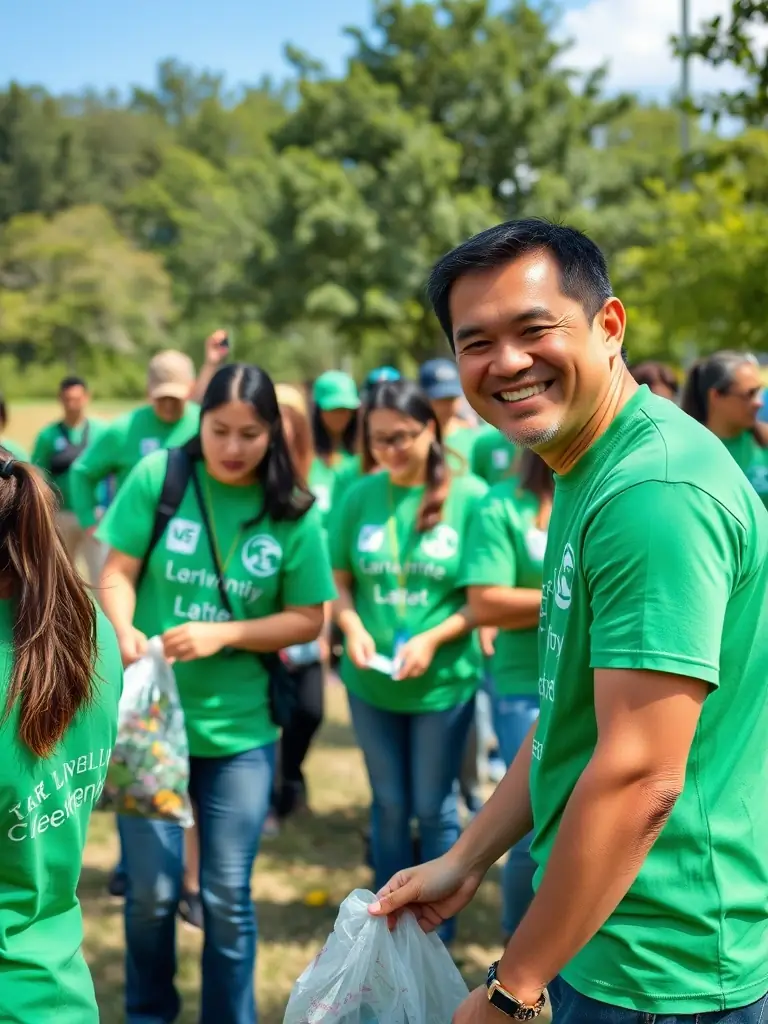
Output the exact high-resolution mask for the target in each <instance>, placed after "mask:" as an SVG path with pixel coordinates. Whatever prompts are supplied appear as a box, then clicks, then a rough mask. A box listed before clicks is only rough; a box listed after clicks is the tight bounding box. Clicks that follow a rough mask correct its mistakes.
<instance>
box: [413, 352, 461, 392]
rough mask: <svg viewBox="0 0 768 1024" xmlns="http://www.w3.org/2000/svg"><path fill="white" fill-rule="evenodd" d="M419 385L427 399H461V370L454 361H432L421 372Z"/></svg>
mask: <svg viewBox="0 0 768 1024" xmlns="http://www.w3.org/2000/svg"><path fill="white" fill-rule="evenodd" d="M419 385H420V387H421V390H422V391H423V392H424V393H425V394H426V396H427V398H431V399H433V400H436V399H438V398H461V396H462V394H463V391H462V390H461V381H460V380H459V370H458V367H457V366H456V363H454V361H453V360H452V359H430V360H428V361H427V362H426V363H423V364H422V366H421V369H420V370H419Z"/></svg>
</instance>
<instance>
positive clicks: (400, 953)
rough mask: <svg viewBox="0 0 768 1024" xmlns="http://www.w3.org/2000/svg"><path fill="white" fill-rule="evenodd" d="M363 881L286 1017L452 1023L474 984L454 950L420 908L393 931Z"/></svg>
mask: <svg viewBox="0 0 768 1024" xmlns="http://www.w3.org/2000/svg"><path fill="white" fill-rule="evenodd" d="M375 899H376V898H375V896H374V895H373V894H372V893H370V892H366V891H365V890H364V889H356V890H355V891H354V892H353V893H352V894H351V895H350V896H348V897H347V898H346V899H345V900H344V902H343V903H342V905H341V907H340V908H339V915H338V917H337V918H336V924H335V925H334V928H333V932H332V934H331V935H330V936H329V938H328V941H327V942H326V944H325V946H324V947H323V948H322V949H321V950H320V952H319V953H318V954H317V956H316V957H315V959H314V960H313V962H312V963H311V964H310V965H309V967H308V968H307V969H306V970H305V971H304V973H303V974H302V975H301V977H300V978H299V980H298V981H297V982H296V984H295V985H294V988H293V992H292V993H291V998H290V1000H289V1001H288V1007H287V1009H286V1011H285V1019H284V1024H320V1022H321V1021H323V1022H326V1024H329V1022H330V1024H337V1022H338V1024H450V1022H451V1019H452V1017H453V1014H454V1013H455V1011H456V1009H457V1008H458V1006H459V1004H460V1003H461V1002H462V1001H463V1000H464V999H466V998H467V996H468V995H469V992H468V990H467V986H466V985H465V984H464V981H463V979H462V977H461V975H460V974H459V972H458V969H457V968H456V965H455V964H454V962H453V960H452V959H451V956H450V953H449V952H448V950H447V949H446V948H445V946H444V945H443V944H442V942H441V941H440V939H439V938H438V937H437V936H436V935H435V934H431V935H425V934H424V932H423V931H422V930H421V928H420V927H419V925H418V924H417V922H416V918H415V917H414V916H413V914H404V915H403V917H402V918H401V919H400V921H399V922H398V925H397V927H396V928H395V930H394V931H393V932H390V931H389V928H388V927H387V922H386V919H385V918H381V917H371V915H370V914H369V913H368V907H369V906H370V905H371V903H373V902H375Z"/></svg>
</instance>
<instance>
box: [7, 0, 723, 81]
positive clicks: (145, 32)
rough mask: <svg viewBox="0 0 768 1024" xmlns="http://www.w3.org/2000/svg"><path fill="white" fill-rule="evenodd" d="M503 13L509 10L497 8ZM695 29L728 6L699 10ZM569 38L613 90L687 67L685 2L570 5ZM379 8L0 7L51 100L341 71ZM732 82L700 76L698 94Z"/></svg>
mask: <svg viewBox="0 0 768 1024" xmlns="http://www.w3.org/2000/svg"><path fill="white" fill-rule="evenodd" d="M493 2H494V3H501V2H502V0H493ZM690 2H691V7H692V17H693V21H694V23H695V22H697V21H699V20H700V19H701V18H703V17H711V16H712V15H713V14H716V13H720V12H723V11H725V10H726V9H727V8H728V7H729V6H730V0H690ZM561 3H562V7H563V11H564V15H563V33H564V34H565V35H567V36H568V37H569V38H571V39H573V40H574V41H575V47H574V49H573V50H572V52H571V54H570V55H569V58H568V59H569V63H571V64H572V65H573V66H575V67H579V68H584V69H591V68H594V67H595V66H596V65H597V64H601V63H603V62H605V61H609V63H610V65H611V69H612V70H611V76H610V79H609V86H610V88H612V89H632V90H637V91H639V92H641V93H643V94H644V95H646V96H666V95H668V94H669V92H670V90H672V89H674V87H675V84H676V82H677V79H678V75H679V72H678V69H677V67H676V65H675V62H674V60H673V59H672V57H671V54H670V47H669V36H670V34H671V33H672V32H674V31H675V30H676V28H677V20H678V13H677V12H678V11H679V0H561ZM370 11H371V2H370V0H205V2H204V0H130V2H129V0H0V37H1V38H0V84H2V83H4V82H7V81H8V80H9V79H16V80H17V81H20V82H22V83H23V84H25V85H29V84H33V83H34V84H42V85H44V86H46V87H47V88H48V89H50V90H51V91H53V92H77V91H80V90H81V89H82V88H83V87H84V86H87V85H88V86H94V87H96V88H97V89H99V90H103V89H106V88H108V87H109V86H116V87H117V88H118V89H120V90H125V89H127V88H128V87H129V86H130V85H132V84H139V85H144V86H151V85H152V84H153V82H154V78H155V68H156V66H157V63H158V61H160V60H162V59H163V58H165V57H176V58H178V59H180V60H181V61H182V62H183V63H185V64H191V65H193V66H194V67H195V68H198V69H203V68H208V69H210V70H212V71H223V72H224V73H225V75H226V80H227V83H228V84H229V85H231V86H233V85H237V84H240V83H243V82H246V83H247V82H256V81H258V79H259V78H260V77H261V75H262V74H265V73H267V74H271V75H272V76H274V77H275V78H277V79H280V78H282V77H284V76H285V74H286V73H287V71H288V67H287V65H286V64H285V62H284V60H283V57H282V51H283V45H284V43H285V42H286V41H290V42H292V43H294V44H296V45H297V46H299V47H300V48H301V49H303V50H306V51H308V52H309V53H311V54H312V55H313V56H316V57H319V58H320V59H321V60H323V61H325V63H326V64H327V65H328V66H329V67H330V68H331V69H332V70H334V71H338V70H340V69H341V67H342V66H343V61H344V56H345V54H346V53H347V52H348V50H349V42H348V40H346V38H345V37H344V36H343V35H342V32H341V30H342V28H343V27H344V26H345V25H350V24H352V25H365V24H367V23H368V21H369V18H370ZM714 84H722V80H721V79H718V80H717V82H715V80H714V79H712V77H711V72H707V71H705V70H704V69H696V68H695V69H694V85H695V86H698V87H700V88H704V87H707V88H709V87H712V86H713V85H714Z"/></svg>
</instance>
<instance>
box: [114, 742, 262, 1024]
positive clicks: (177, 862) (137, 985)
mask: <svg viewBox="0 0 768 1024" xmlns="http://www.w3.org/2000/svg"><path fill="white" fill-rule="evenodd" d="M274 768H275V748H274V745H272V746H268V747H261V748H257V749H255V750H247V751H245V752H244V753H242V754H235V755H234V756H232V757H193V758H190V779H189V792H190V796H191V797H192V800H193V801H194V803H195V809H196V824H197V829H198V834H199V836H200V894H201V897H202V903H203V919H204V945H203V965H202V968H203V969H202V993H201V997H200V1020H201V1021H203V1022H204V1024H209V1022H212V1021H215V1022H216V1024H255V1021H256V1003H255V997H254V991H253V972H254V967H255V962H256V915H255V913H254V909H253V902H252V900H251V872H252V870H253V862H254V860H255V859H256V854H257V852H258V848H259V839H260V838H261V830H262V827H263V825H264V820H265V818H266V816H267V812H268V811H269V801H270V795H271V793H272V779H273V775H274ZM118 824H119V828H120V838H121V840H122V848H123V857H124V860H125V867H126V871H127V874H128V891H127V893H126V900H125V942H126V967H125V976H126V983H125V1005H126V1024H170V1022H171V1021H174V1020H175V1019H176V1017H177V1016H178V1014H179V1010H180V1008H181V1000H180V999H179V995H178V992H177V991H176V987H175V985H174V976H175V974H176V908H177V906H178V902H179V895H180V893H181V882H182V874H183V870H184V838H183V829H181V828H180V827H179V826H178V825H173V824H170V823H168V822H164V821H148V820H147V819H145V818H133V817H127V816H124V815H121V816H120V818H119V819H118Z"/></svg>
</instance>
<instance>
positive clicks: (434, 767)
mask: <svg viewBox="0 0 768 1024" xmlns="http://www.w3.org/2000/svg"><path fill="white" fill-rule="evenodd" d="M349 707H350V711H351V713H352V724H353V725H354V728H355V735H356V736H357V741H358V743H359V744H360V747H361V748H362V751H363V756H364V757H365V764H366V767H367V769H368V777H369V779H370V783H371V790H372V791H373V806H372V808H371V847H372V851H373V863H374V872H375V876H376V881H375V886H376V889H380V888H381V887H382V886H383V885H385V884H386V883H387V882H388V881H389V880H390V878H392V876H393V875H396V874H397V872H398V871H402V870H403V868H409V867H413V863H414V862H413V839H412V836H411V819H412V818H415V819H416V821H417V822H418V826H419V837H420V840H421V855H422V858H423V859H424V860H425V861H426V860H433V859H434V858H435V857H440V856H441V855H442V854H444V853H447V851H448V850H450V848H451V847H452V846H453V844H454V843H455V842H456V840H457V839H458V838H459V832H460V828H459V809H458V801H457V796H456V786H455V783H456V780H457V778H458V775H459V771H460V769H461V762H462V758H463V756H464V749H465V745H466V740H467V733H468V731H469V727H470V724H471V722H472V716H473V715H474V713H475V702H474V700H472V701H470V702H469V703H468V704H460V705H459V706H458V707H455V708H450V709H449V710H448V711H432V712H427V713H425V714H417V715H406V714H399V713H398V712H395V711H384V710H382V709H381V708H376V707H373V705H372V704H368V703H366V701H363V700H361V699H360V698H359V697H356V696H355V695H354V694H352V693H350V695H349ZM454 932H455V926H454V922H453V921H447V922H446V923H445V925H444V926H443V928H442V929H441V930H440V937H441V938H442V939H443V941H450V940H451V939H452V938H453V935H454Z"/></svg>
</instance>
